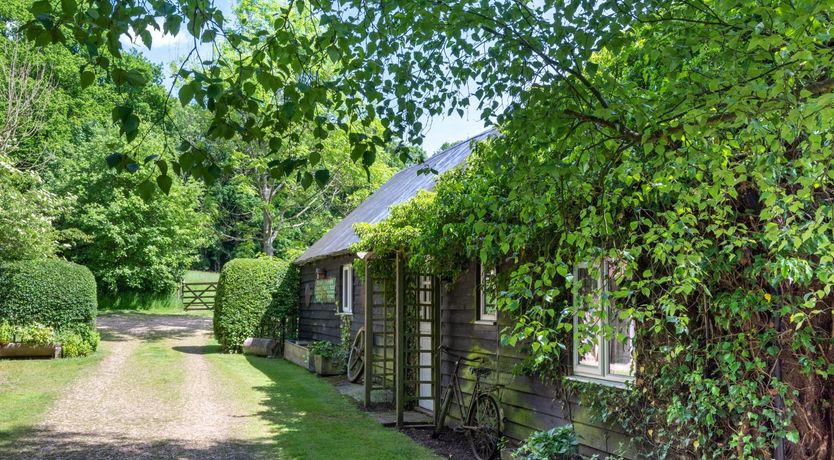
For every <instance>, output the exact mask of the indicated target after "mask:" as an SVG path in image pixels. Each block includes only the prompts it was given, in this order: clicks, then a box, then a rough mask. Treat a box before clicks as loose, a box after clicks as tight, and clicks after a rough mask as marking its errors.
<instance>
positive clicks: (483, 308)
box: [476, 264, 498, 322]
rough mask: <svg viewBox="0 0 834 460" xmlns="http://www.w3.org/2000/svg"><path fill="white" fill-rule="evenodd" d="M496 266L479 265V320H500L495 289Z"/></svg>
mask: <svg viewBox="0 0 834 460" xmlns="http://www.w3.org/2000/svg"><path fill="white" fill-rule="evenodd" d="M495 274H496V272H495V267H490V266H485V265H484V264H480V265H478V300H477V302H478V317H477V318H476V320H477V321H491V322H495V321H497V320H498V303H497V299H496V295H495V293H496V291H495V284H494V282H495Z"/></svg>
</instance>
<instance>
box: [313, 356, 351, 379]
mask: <svg viewBox="0 0 834 460" xmlns="http://www.w3.org/2000/svg"><path fill="white" fill-rule="evenodd" d="M313 362H315V368H316V374H318V375H339V374H343V373H344V369H342V366H337V365H335V364H334V363H333V360H332V359H330V358H325V357H324V356H320V355H314V356H313Z"/></svg>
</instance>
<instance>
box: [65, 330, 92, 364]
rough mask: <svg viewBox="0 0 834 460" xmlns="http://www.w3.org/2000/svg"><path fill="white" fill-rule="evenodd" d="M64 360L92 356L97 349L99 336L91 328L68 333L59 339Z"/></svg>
mask: <svg viewBox="0 0 834 460" xmlns="http://www.w3.org/2000/svg"><path fill="white" fill-rule="evenodd" d="M59 340H60V342H61V344H62V346H63V350H62V352H63V356H64V358H77V357H80V356H87V355H89V354H92V353H93V352H94V351H96V349H97V348H98V342H99V335H98V332H96V331H95V330H93V329H92V328H83V329H81V330H80V331H79V332H68V333H65V334H63V335H62V336H61V337H60V339H59Z"/></svg>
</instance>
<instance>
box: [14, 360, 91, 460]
mask: <svg viewBox="0 0 834 460" xmlns="http://www.w3.org/2000/svg"><path fill="white" fill-rule="evenodd" d="M103 356H104V352H103V351H101V350H99V351H98V352H96V353H94V354H93V355H91V356H87V357H85V358H71V359H50V360H2V361H0V414H2V416H0V450H2V449H3V448H4V447H7V446H8V445H9V444H10V443H11V442H13V441H14V439H15V438H16V436H17V435H19V434H20V433H21V432H22V431H24V430H26V429H30V428H31V427H33V426H34V425H36V424H37V423H38V422H40V421H41V418H42V417H43V416H44V414H45V413H46V412H47V411H48V410H49V408H50V407H52V404H53V403H54V402H55V400H57V399H58V397H59V396H60V395H61V394H62V393H63V392H64V391H66V389H67V388H68V387H70V385H71V384H72V383H73V382H74V381H75V379H77V378H78V377H79V376H80V375H81V374H82V372H84V371H85V370H89V369H92V368H94V367H95V365H96V363H98V362H99V361H100V360H101V359H102V357H103Z"/></svg>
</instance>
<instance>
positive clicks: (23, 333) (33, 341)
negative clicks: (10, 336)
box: [16, 323, 55, 346]
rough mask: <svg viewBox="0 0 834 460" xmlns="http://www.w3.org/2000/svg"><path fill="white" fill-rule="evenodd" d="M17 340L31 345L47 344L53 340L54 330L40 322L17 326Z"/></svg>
mask: <svg viewBox="0 0 834 460" xmlns="http://www.w3.org/2000/svg"><path fill="white" fill-rule="evenodd" d="M16 335H17V340H19V341H20V342H22V343H24V344H26V345H31V346H43V345H49V344H51V343H53V342H54V338H55V331H54V330H53V329H52V328H51V327H49V326H44V325H43V324H40V323H32V324H28V325H26V326H18V332H17V334H16Z"/></svg>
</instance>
